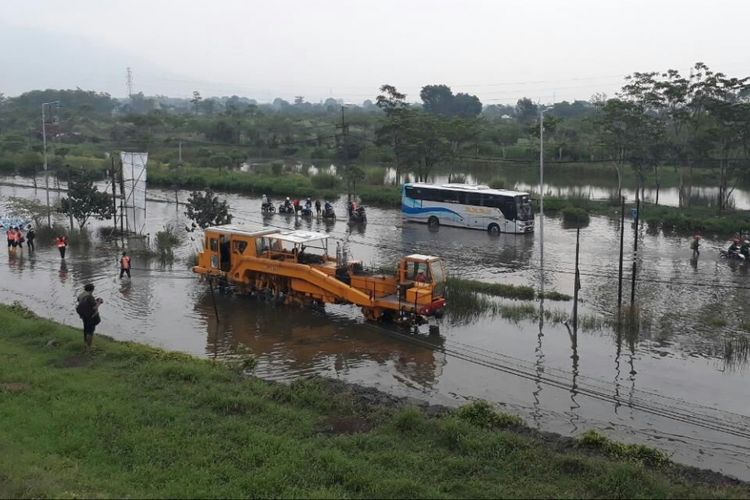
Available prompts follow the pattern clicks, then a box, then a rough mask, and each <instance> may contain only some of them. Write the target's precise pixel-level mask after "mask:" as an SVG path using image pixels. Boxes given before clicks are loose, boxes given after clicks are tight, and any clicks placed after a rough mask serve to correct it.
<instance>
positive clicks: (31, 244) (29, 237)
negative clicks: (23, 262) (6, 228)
mask: <svg viewBox="0 0 750 500" xmlns="http://www.w3.org/2000/svg"><path fill="white" fill-rule="evenodd" d="M34 238H36V233H35V232H34V228H33V227H31V226H29V230H28V231H26V241H27V242H28V246H29V253H33V252H34V250H35V248H34Z"/></svg>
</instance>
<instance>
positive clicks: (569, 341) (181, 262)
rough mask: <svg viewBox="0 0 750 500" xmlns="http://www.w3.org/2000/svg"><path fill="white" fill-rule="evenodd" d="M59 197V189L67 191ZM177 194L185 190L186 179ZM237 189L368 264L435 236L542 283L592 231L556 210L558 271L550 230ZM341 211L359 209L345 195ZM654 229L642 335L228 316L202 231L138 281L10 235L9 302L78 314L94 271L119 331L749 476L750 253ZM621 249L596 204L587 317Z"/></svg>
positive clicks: (110, 261)
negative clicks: (739, 256) (26, 245)
mask: <svg viewBox="0 0 750 500" xmlns="http://www.w3.org/2000/svg"><path fill="white" fill-rule="evenodd" d="M15 181H16V182H19V179H15ZM0 196H2V199H3V200H5V199H7V197H10V196H16V197H24V198H36V199H40V200H42V199H43V198H44V192H43V191H42V190H39V191H37V192H35V191H34V190H33V189H31V188H26V187H13V186H0ZM58 196H59V195H58V194H57V193H52V198H53V201H54V200H55V199H57V197H58ZM177 196H178V197H179V199H180V200H182V201H184V200H185V199H186V198H187V193H185V192H179V193H177ZM149 197H150V198H152V199H154V200H164V201H151V202H149V203H148V214H147V231H148V232H149V233H151V234H154V233H155V232H156V231H158V230H160V229H162V228H163V227H164V225H165V224H175V225H176V226H177V227H184V226H185V219H184V216H183V215H182V212H183V211H184V207H178V206H176V205H175V204H174V203H173V202H171V201H172V200H174V198H175V193H174V192H166V191H159V190H150V191H149ZM226 198H227V199H228V201H229V204H230V206H231V207H232V211H233V213H234V215H235V221H234V222H236V223H244V224H248V225H254V226H262V225H264V224H265V225H272V226H274V227H283V228H287V227H298V228H305V229H313V230H319V231H323V232H327V233H329V234H330V235H331V236H332V238H334V239H336V240H339V241H342V242H344V243H345V244H346V245H347V246H348V248H349V250H350V251H351V253H352V255H353V257H354V258H356V259H359V260H362V261H363V262H364V263H365V264H368V265H373V266H384V265H392V264H394V263H395V262H397V261H398V259H399V258H401V257H402V256H403V255H405V254H409V253H427V254H434V255H439V256H442V257H444V258H445V259H446V262H447V266H448V268H449V270H450V272H451V273H453V274H455V275H458V276H461V277H467V278H474V279H482V280H486V281H496V282H503V283H513V284H519V285H531V286H534V287H535V288H536V287H538V286H539V284H540V280H541V279H542V277H543V282H544V287H545V289H546V290H557V291H560V292H563V293H568V294H572V291H573V284H574V262H575V239H576V233H575V230H573V229H569V228H566V227H564V226H563V224H562V223H561V221H560V219H557V218H553V217H545V219H544V252H545V253H544V272H542V271H541V268H540V254H539V248H540V245H539V238H540V235H541V233H540V231H538V230H537V232H536V233H534V234H531V235H518V236H516V235H500V236H498V237H493V236H490V235H488V234H487V233H485V232H482V231H473V230H463V229H455V228H445V227H443V228H440V229H439V231H436V232H432V231H430V230H429V229H428V228H427V227H426V226H424V225H417V224H407V223H402V222H401V218H400V214H399V212H398V211H397V210H382V209H376V208H368V219H369V221H370V222H368V224H367V225H366V226H349V225H347V224H346V223H345V222H343V221H341V220H339V221H338V222H336V223H333V224H324V223H322V222H320V223H319V222H317V221H315V220H312V221H303V220H299V219H298V220H295V219H294V218H293V217H285V216H280V215H275V216H272V217H270V218H263V217H261V215H260V214H259V207H260V202H259V200H258V199H255V198H249V197H242V196H238V195H226ZM167 201H170V203H168V202H167ZM2 211H3V210H2V209H1V208H0V212H2ZM337 211H338V213H340V214H343V213H344V207H343V202H342V201H339V202H338V204H337ZM538 223H539V221H537V224H538ZM109 224H111V222H102V223H100V222H96V221H95V222H94V223H92V224H91V226H92V229H93V228H96V227H100V226H105V225H109ZM537 228H538V226H537ZM625 229H626V230H625V242H626V246H625V248H626V262H625V273H624V274H625V278H626V283H625V289H624V292H623V295H624V301H625V303H626V304H629V302H630V281H629V280H630V276H631V273H630V270H631V265H632V259H631V258H630V256H631V255H632V252H631V248H632V239H633V230H634V229H633V227H632V223H631V221H629V220H628V221H627V222H626V228H625ZM640 231H641V232H642V239H641V240H640V243H639V244H640V248H639V253H638V255H639V260H638V268H639V274H638V282H637V287H636V294H635V295H636V303H637V305H638V306H639V308H640V310H641V324H640V329H639V333H638V334H636V335H631V334H628V333H625V332H621V333H620V334H618V332H616V331H614V330H613V329H612V328H610V327H606V326H596V325H594V324H593V323H595V322H593V321H591V322H590V323H591V325H589V326H587V327H584V326H583V325H582V327H581V328H580V330H579V331H578V332H577V334H576V335H573V334H572V333H571V332H569V331H568V329H567V328H566V327H565V326H564V325H562V324H560V323H553V322H551V321H550V320H545V321H543V322H541V323H540V322H539V321H538V320H527V319H518V320H510V319H503V318H502V317H499V316H490V315H489V314H481V315H478V316H476V317H470V318H464V317H462V316H460V315H452V314H450V312H449V313H448V314H447V315H446V316H445V317H444V318H443V319H442V320H440V321H439V326H440V335H439V336H432V337H430V336H428V335H426V334H424V333H420V334H416V335H415V334H409V333H408V332H405V331H404V330H401V329H398V328H395V327H393V328H392V327H386V326H382V325H372V324H367V323H364V322H363V321H362V319H361V317H360V314H359V311H358V310H357V309H356V308H353V307H347V306H328V307H327V308H326V311H325V312H321V311H313V310H307V309H297V308H292V307H285V306H274V305H270V304H265V303H260V302H256V301H253V300H251V299H248V298H246V297H235V296H230V295H219V294H217V295H216V296H215V300H216V307H217V310H218V314H219V321H218V322H217V320H216V317H215V314H214V306H213V302H212V299H211V296H210V294H209V293H208V290H207V288H206V285H205V283H201V282H200V280H199V279H198V278H196V277H195V276H194V275H192V274H191V273H190V272H189V271H188V264H187V260H188V256H189V255H191V254H192V252H193V251H194V250H195V249H196V248H197V246H198V245H199V241H193V240H191V239H190V238H187V239H186V242H185V244H184V245H183V246H182V247H181V248H180V250H179V251H178V253H177V255H178V259H177V261H176V262H175V263H174V264H173V265H172V266H171V267H165V266H163V265H161V264H160V263H159V262H158V261H156V260H153V261H150V262H143V261H140V260H139V259H138V257H135V258H134V261H133V278H132V280H127V279H125V280H122V281H121V280H119V279H118V278H117V259H118V255H119V252H120V251H121V248H120V247H118V245H117V243H116V242H106V241H101V240H99V239H97V238H95V240H94V242H93V243H92V244H91V245H90V246H85V245H81V244H78V243H77V242H75V241H74V242H73V243H72V245H71V247H70V248H69V255H68V258H67V259H66V260H65V261H64V262H63V261H61V259H60V258H59V255H58V254H57V252H56V250H55V249H54V248H53V247H52V245H51V242H41V241H40V242H38V243H39V249H38V250H37V252H36V254H35V255H33V256H30V255H28V252H27V251H26V250H25V252H26V253H25V254H24V255H23V256H21V255H19V256H16V257H15V258H12V257H10V256H8V255H5V254H4V252H3V254H0V301H2V302H6V303H8V302H12V301H13V300H20V301H22V302H24V303H25V304H27V305H28V306H29V307H30V308H31V309H33V310H34V311H35V312H37V313H38V314H40V315H42V316H45V317H50V318H52V319H55V320H57V321H61V322H64V323H67V324H70V325H76V326H77V325H78V322H79V320H78V318H77V316H76V314H75V308H74V302H75V296H76V294H77V293H79V292H80V290H81V288H82V286H83V284H85V283H87V282H94V283H95V284H96V293H97V295H98V296H101V297H102V298H103V299H104V302H105V303H104V306H103V307H102V316H103V322H102V324H101V326H100V329H101V331H102V332H103V333H107V334H109V335H111V336H113V337H115V338H117V339H123V340H133V341H138V342H144V343H148V344H151V345H156V346H160V347H164V348H167V349H173V350H178V351H184V352H188V353H191V354H195V355H198V356H208V357H216V358H223V357H226V356H231V355H232V354H233V353H235V352H236V351H237V349H238V347H239V346H240V345H243V346H245V347H246V348H248V349H249V350H250V351H251V352H252V353H253V354H254V355H255V356H256V357H257V359H258V366H257V368H256V372H255V373H256V374H257V375H259V376H261V377H264V378H268V379H274V380H292V379H294V378H297V377H301V376H307V375H312V374H317V375H324V376H328V377H333V378H339V379H343V380H346V381H350V382H356V383H360V384H364V385H368V386H373V387H376V388H378V389H381V390H383V391H387V392H391V393H395V394H398V395H405V396H412V397H417V398H421V399H427V400H429V401H432V402H437V403H443V404H449V405H456V404H461V403H462V402H465V401H467V400H471V399H475V398H484V399H487V400H489V401H493V402H495V403H497V404H499V405H501V406H503V407H504V409H505V411H508V412H511V413H515V414H518V415H520V416H522V417H523V418H525V419H526V421H527V422H528V423H529V424H530V425H532V426H535V427H538V428H540V429H544V430H549V431H555V432H560V433H562V434H577V433H580V432H582V431H584V430H587V429H590V428H596V429H600V430H602V431H603V432H604V433H606V434H607V435H609V436H611V437H613V438H616V439H620V440H623V441H627V442H637V443H645V444H648V445H652V446H655V447H658V448H661V449H663V450H665V451H667V452H669V453H670V454H672V455H673V458H674V459H675V460H676V461H679V462H682V463H686V464H691V465H696V466H700V467H704V468H711V469H714V470H718V471H722V472H725V473H727V474H730V475H733V476H736V477H740V478H744V479H750V465H748V464H750V398H749V397H748V396H750V391H748V389H747V381H748V376H749V375H750V370H749V369H748V366H747V364H746V360H747V350H746V349H745V350H744V357H743V351H742V350H741V349H737V348H736V347H735V348H734V349H733V350H731V352H730V349H729V347H728V346H730V345H734V344H731V342H730V341H731V339H733V338H735V337H741V336H743V335H744V336H746V335H747V333H746V332H744V333H743V331H742V329H741V327H740V325H742V324H743V323H744V324H748V322H750V307H749V306H748V304H750V300H749V299H750V278H749V275H750V273H748V266H746V265H733V264H731V263H728V262H726V261H722V260H719V259H718V249H719V248H721V247H723V246H724V245H725V242H723V241H711V240H704V242H703V247H702V253H701V256H700V258H699V259H698V261H697V262H693V261H691V259H690V253H691V252H690V250H689V248H688V243H689V242H688V239H687V238H685V237H681V236H671V235H670V236H665V235H663V234H661V233H650V232H648V231H647V229H646V228H641V229H640ZM196 239H199V238H196ZM618 249H619V221H618V220H612V219H609V218H606V217H594V218H592V220H591V223H590V225H589V226H587V227H586V228H584V229H582V230H581V257H580V262H581V266H580V274H581V290H580V299H581V304H580V314H581V316H582V318H584V317H586V318H598V319H602V318H611V317H612V315H613V314H614V311H616V309H617V271H618V269H617V257H618V251H619V250H618ZM501 302H502V303H503V304H508V305H519V304H522V303H521V302H514V301H511V300H502V301H501ZM526 304H530V305H532V306H533V307H535V308H537V309H538V308H544V309H545V310H548V311H552V312H557V313H566V314H569V313H570V311H571V308H572V304H571V303H570V302H551V301H544V303H542V304H540V303H539V302H527V303H526ZM448 307H449V308H450V298H449V302H448ZM282 308H283V312H282V311H281V310H280V309H282ZM582 323H583V321H582ZM592 325H593V326H592ZM730 354H731V355H730Z"/></svg>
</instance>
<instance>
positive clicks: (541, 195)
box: [539, 108, 547, 287]
mask: <svg viewBox="0 0 750 500" xmlns="http://www.w3.org/2000/svg"><path fill="white" fill-rule="evenodd" d="M545 111H547V110H546V109H544V108H542V109H540V111H539V266H540V267H541V269H542V282H544V112H545ZM543 286H544V284H542V287H543Z"/></svg>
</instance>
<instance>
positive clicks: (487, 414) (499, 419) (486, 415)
mask: <svg viewBox="0 0 750 500" xmlns="http://www.w3.org/2000/svg"><path fill="white" fill-rule="evenodd" d="M456 415H457V416H458V418H460V419H461V420H465V421H467V422H469V423H471V424H472V425H475V426H477V427H483V428H486V429H499V428H502V427H520V426H522V425H523V420H522V419H521V417H518V416H516V415H508V414H507V413H500V412H497V411H495V409H494V408H493V407H492V405H490V404H489V403H488V402H487V401H484V400H479V401H474V402H473V403H471V404H468V405H465V406H462V407H461V408H459V409H458V411H457V412H456Z"/></svg>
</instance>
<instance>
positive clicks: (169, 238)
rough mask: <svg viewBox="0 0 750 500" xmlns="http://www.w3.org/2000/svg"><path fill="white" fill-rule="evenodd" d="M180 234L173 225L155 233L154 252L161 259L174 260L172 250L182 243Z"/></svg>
mask: <svg viewBox="0 0 750 500" xmlns="http://www.w3.org/2000/svg"><path fill="white" fill-rule="evenodd" d="M182 234H183V233H182V232H180V231H178V230H177V228H176V227H175V226H174V225H168V226H165V227H164V229H163V230H162V231H158V232H157V233H156V237H155V241H156V252H157V253H158V254H159V257H160V258H161V259H164V260H167V259H173V258H174V248H175V247H176V246H179V245H180V244H181V243H182Z"/></svg>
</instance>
